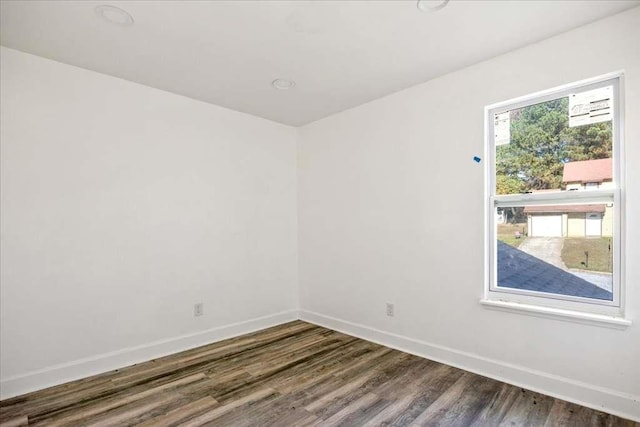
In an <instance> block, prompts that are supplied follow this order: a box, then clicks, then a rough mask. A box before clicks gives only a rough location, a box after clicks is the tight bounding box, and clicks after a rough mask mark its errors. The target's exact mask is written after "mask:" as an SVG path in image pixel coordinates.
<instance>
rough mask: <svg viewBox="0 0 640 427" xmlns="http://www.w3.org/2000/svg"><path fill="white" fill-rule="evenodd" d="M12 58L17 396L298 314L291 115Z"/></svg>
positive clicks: (9, 262) (11, 264)
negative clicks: (240, 109)
mask: <svg viewBox="0 0 640 427" xmlns="http://www.w3.org/2000/svg"><path fill="white" fill-rule="evenodd" d="M0 62H1V64H2V68H1V75H2V82H1V88H2V90H1V94H2V95H1V96H2V97H1V111H2V116H1V120H2V121H1V129H2V131H1V132H2V133H1V135H0V139H1V141H2V153H1V157H2V164H1V170H2V176H1V182H2V188H1V194H2V199H1V204H2V246H1V251H2V265H1V270H2V276H1V288H0V289H1V301H2V302H1V307H0V311H1V316H2V317H1V322H0V325H1V326H0V328H1V329H0V334H1V337H2V338H1V339H2V341H1V343H0V344H1V353H0V356H1V358H0V366H1V367H2V369H1V372H0V376H1V378H2V383H1V385H2V394H3V396H4V397H6V396H9V395H13V394H18V393H22V392H24V391H27V390H30V389H36V388H40V387H42V386H44V385H48V384H54V383H58V382H61V381H65V380H68V379H71V378H74V377H78V376H83V375H88V374H91V373H96V372H100V371H104V370H107V369H111V368H115V367H117V366H123V365H127V364H130V363H132V362H137V361H140V360H145V359H149V358H151V357H155V356H157V355H158V354H162V353H171V352H173V351H177V350H179V349H181V348H183V347H189V346H193V345H197V344H203V343H205V342H209V341H212V340H215V339H219V338H221V337H223V336H228V335H234V334H238V333H242V332H246V331H248V330H250V329H257V328H261V327H264V326H267V325H269V324H271V323H278V322H282V321H284V320H286V319H287V318H291V319H293V318H295V317H296V312H295V311H291V310H294V309H295V308H296V306H297V297H296V292H297V288H296V287H297V258H296V257H297V248H296V245H297V237H296V233H297V230H296V228H297V222H296V221H297V219H296V147H295V140H296V130H295V129H294V128H290V127H287V126H283V125H279V124H276V123H273V122H270V121H267V120H263V119H258V118H255V117H252V116H249V115H246V114H242V113H237V112H234V111H230V110H226V109H224V108H220V107H216V106H213V105H209V104H205V103H202V102H198V101H194V100H191V99H188V98H185V97H181V96H177V95H173V94H169V93H166V92H163V91H159V90H156V89H151V88H148V87H145V86H141V85H138V84H134V83H130V82H127V81H124V80H120V79H116V78H113V77H108V76H105V75H101V74H98V73H94V72H90V71H86V70H82V69H79V68H75V67H71V66H68V65H64V64H60V63H57V62H53V61H50V60H46V59H43V58H39V57H36V56H32V55H27V54H24V53H21V52H18V51H15V50H10V49H6V48H2V50H1V61H0ZM196 302H203V303H204V312H205V314H204V316H202V317H198V318H194V316H193V305H194V303H196ZM283 312H284V313H283ZM265 316H266V317H265ZM111 352H115V353H111ZM61 364H62V365H61Z"/></svg>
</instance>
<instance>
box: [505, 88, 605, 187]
mask: <svg viewBox="0 0 640 427" xmlns="http://www.w3.org/2000/svg"><path fill="white" fill-rule="evenodd" d="M510 121H511V142H510V143H509V144H506V145H501V146H498V147H496V186H497V193H498V194H513V193H520V192H525V191H535V190H545V189H559V188H561V187H562V172H563V168H564V164H565V163H567V162H572V161H579V160H590V159H602V158H610V157H611V150H612V128H611V122H610V121H608V122H602V123H596V124H591V125H586V126H578V127H569V99H568V98H561V99H556V100H553V101H548V102H543V103H540V104H535V105H531V106H528V107H524V108H521V109H519V110H515V111H512V112H511V114H510Z"/></svg>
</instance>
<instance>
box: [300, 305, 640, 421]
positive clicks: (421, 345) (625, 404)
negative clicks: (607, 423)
mask: <svg viewBox="0 0 640 427" xmlns="http://www.w3.org/2000/svg"><path fill="white" fill-rule="evenodd" d="M300 319H301V320H304V321H306V322H309V323H314V324H316V325H319V326H324V327H326V328H329V329H333V330H336V331H338V332H343V333H345V334H348V335H352V336H355V337H358V338H362V339H365V340H367V341H372V342H375V343H378V344H381V345H384V346H387V347H391V348H395V349H397V350H400V351H404V352H406V353H411V354H414V355H416V356H420V357H424V358H426V359H430V360H434V361H436V362H440V363H444V364H446V365H450V366H454V367H456V368H460V369H464V370H465V371H470V372H473V373H476V374H479V375H483V376H485V377H489V378H493V379H496V380H498V381H502V382H505V383H508V384H512V385H515V386H517V387H522V388H526V389H528V390H532V391H534V392H537V393H542V394H546V395H548V396H552V397H555V398H558V399H562V400H566V401H569V402H573V403H576V404H578V405H582V406H586V407H589V408H593V409H596V410H599V411H604V412H607V413H610V414H612V415H617V416H619V417H622V418H627V419H630V420H634V421H636V422H640V396H634V395H631V394H625V393H620V392H618V391H615V390H610V389H606V388H603V387H598V386H595V385H592V384H586V383H582V382H579V381H574V380H571V379H569V378H564V377H560V376H557V375H552V374H548V373H546V372H541V371H536V370H533V369H529V368H526V367H524V366H518V365H514V364H510V363H505V362H502V361H499V360H494V359H489V358H486V357H482V356H479V355H477V354H473V353H467V352H463V351H458V350H454V349H452V348H448V347H444V346H440V345H437V344H431V343H428V342H424V341H420V340H416V339H413V338H409V337H406V336H402V335H397V334H394V333H390V332H385V331H381V330H378V329H374V328H370V327H368V326H364V325H359V324H356V323H352V322H348V321H345V320H341V319H336V318H334V317H330V316H325V315H322V314H318V313H314V312H311V311H307V310H300Z"/></svg>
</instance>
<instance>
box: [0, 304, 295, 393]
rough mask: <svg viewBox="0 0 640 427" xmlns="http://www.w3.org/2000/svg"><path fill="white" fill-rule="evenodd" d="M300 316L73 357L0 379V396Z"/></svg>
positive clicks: (273, 316) (288, 314)
mask: <svg viewBox="0 0 640 427" xmlns="http://www.w3.org/2000/svg"><path fill="white" fill-rule="evenodd" d="M297 319H298V311H297V310H288V311H283V312H280V313H274V314H271V315H268V316H263V317H257V318H254V319H249V320H245V321H242V322H237V323H232V324H229V325H223V326H217V327H215V328H211V329H207V330H204V331H199V332H195V333H192V334H187V335H181V336H178V337H173V338H168V339H164V340H159V341H154V342H151V343H148V344H143V345H139V346H135V347H129V348H124V349H122V350H117V351H113V352H109V353H103V354H98V355H95V356H91V357H87V358H83V359H78V360H74V361H72V362H68V363H63V364H59V365H55V366H49V367H47V368H44V369H39V370H37V371H32V372H28V373H26V374H22V375H16V376H13V377H9V378H5V379H2V381H0V399H7V398H10V397H14V396H19V395H21V394H24V393H29V392H32V391H36V390H41V389H43V388H47V387H51V386H54V385H59V384H63V383H66V382H69V381H74V380H78V379H81V378H86V377H89V376H92V375H97V374H101V373H104V372H108V371H112V370H114V369H120V368H123V367H126V366H131V365H134V364H136V363H141V362H146V361H149V360H152V359H156V358H159V357H163V356H168V355H170V354H174V353H179V352H181V351H185V350H189V349H191V348H195V347H200V346H202V345H206V344H211V343H214V342H217V341H221V340H225V339H228V338H234V337H237V336H239V335H244V334H248V333H251V332H255V331H259V330H261V329H265V328H269V327H271V326H276V325H280V324H282V323H286V322H290V321H293V320H297Z"/></svg>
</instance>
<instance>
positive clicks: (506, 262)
mask: <svg viewBox="0 0 640 427" xmlns="http://www.w3.org/2000/svg"><path fill="white" fill-rule="evenodd" d="M495 221H496V233H497V240H498V241H497V286H498V287H501V288H511V289H521V290H529V291H537V292H545V293H551V294H558V295H565V296H574V297H583V298H592V299H598V300H608V301H612V300H613V293H612V292H613V275H612V271H613V248H614V246H613V204H612V203H602V204H588V205H577V204H563V205H546V206H543V205H539V206H518V207H509V208H500V209H499V210H498V209H496V219H495Z"/></svg>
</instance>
